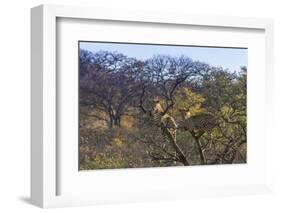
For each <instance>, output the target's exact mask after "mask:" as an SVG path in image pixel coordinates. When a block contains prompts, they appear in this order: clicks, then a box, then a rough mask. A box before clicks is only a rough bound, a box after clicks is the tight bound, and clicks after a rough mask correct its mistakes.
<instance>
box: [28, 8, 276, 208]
mask: <svg viewBox="0 0 281 213" xmlns="http://www.w3.org/2000/svg"><path fill="white" fill-rule="evenodd" d="M59 18H64V19H80V20H88V21H90V20H108V21H119V22H121V23H122V22H133V23H153V24H155V25H167V26H173V25H174V26H178V25H180V26H190V25H192V26H200V27H211V28H224V29H227V30H229V31H231V30H234V29H250V30H251V29H252V30H259V31H262V32H263V34H264V38H263V41H264V42H265V44H264V66H265V67H264V69H262V73H261V74H262V75H263V74H264V76H265V77H266V78H265V79H263V80H262V81H264V84H265V87H264V88H263V87H261V88H262V89H261V91H262V92H264V99H262V100H264V104H266V105H267V107H269V108H272V95H271V91H272V90H273V85H272V82H273V81H272V79H273V77H274V76H273V21H272V20H271V19H257V18H240V17H216V16H203V15H188V14H172V13H169V14H167V13H153V12H147V11H122V10H112V9H101V8H84V7H74V6H54V5H41V6H38V7H35V8H32V10H31V26H32V29H31V43H32V45H31V57H32V62H31V65H32V66H31V69H32V70H31V73H32V103H31V107H32V109H31V110H32V118H31V123H32V128H31V129H32V134H31V136H32V141H31V201H32V203H33V204H35V205H37V206H40V207H43V208H47V207H62V206H76V205H91V204H99V203H116V202H129V201H130V202H138V201H144V200H165V199H179V198H180V199H182V198H187V197H198V196H214V195H233V194H238V195H240V194H252V193H264V192H269V191H270V186H271V182H270V180H271V172H270V168H271V165H270V158H269V157H270V154H269V151H268V150H270V139H271V138H270V134H269V133H270V129H271V128H270V127H271V125H272V122H271V120H270V119H271V116H270V113H271V112H270V110H268V111H269V112H268V113H267V114H266V116H264V117H263V118H262V120H263V124H265V126H266V130H267V131H266V134H265V135H264V139H265V140H264V141H263V142H262V143H263V144H262V147H263V148H265V147H266V148H267V149H266V150H264V151H263V153H262V154H263V155H262V156H260V158H262V160H263V161H264V162H265V164H264V166H262V168H257V169H256V170H257V171H258V172H259V174H263V175H264V176H263V177H264V178H262V179H258V181H256V182H255V181H253V184H250V183H249V181H245V183H243V181H242V182H241V181H240V182H239V184H238V182H237V183H236V184H233V185H229V184H221V185H217V186H211V185H210V186H209V187H207V186H200V183H199V182H198V183H194V184H193V185H194V187H193V188H190V187H186V188H185V187H183V188H179V187H178V186H177V185H175V186H172V185H168V187H167V189H163V190H159V189H158V190H157V189H156V188H155V189H152V190H154V191H153V192H147V191H146V192H142V193H138V189H137V187H136V192H135V193H134V192H133V191H134V190H133V189H131V191H124V192H116V191H114V189H113V190H112V191H110V189H107V190H106V191H105V192H104V194H100V195H89V194H87V193H85V194H83V192H82V193H80V194H79V195H61V194H60V195H58V184H61V183H60V181H59V173H60V169H61V168H60V166H58V159H59V157H60V156H59V152H58V146H57V137H58V136H57V134H58V132H57V128H56V126H57V116H58V115H57V107H58V106H57V104H58V99H57V98H58V95H57V88H58V86H59V85H58V84H59V83H60V82H59V81H58V80H57V73H56V71H57V69H58V67H57V52H56V51H57V45H58V43H57V33H58V32H57V27H58V26H57V21H58V19H59ZM260 80H261V79H260ZM253 82H254V80H253ZM252 85H253V86H257V87H258V85H254V83H253V84H252ZM251 104H252V105H255V103H251ZM211 169H212V168H211ZM244 169H245V168H244ZM246 169H247V168H246ZM149 170H150V173H148V172H146V171H145V169H144V170H132V171H130V172H128V171H121V172H122V173H124V174H127V173H129V177H130V178H137V177H138V176H139V175H140V176H142V177H144V176H143V175H144V173H145V177H146V178H149V176H152V175H162V174H163V171H164V170H161V171H159V170H157V169H149ZM176 170H177V171H176ZM176 170H174V171H175V175H172V176H170V177H169V178H174V179H175V178H176V177H177V174H179V173H180V172H183V169H182V168H180V169H176ZM179 170H181V171H179ZM227 170H233V168H231V167H229V168H227ZM77 172H78V171H77ZM114 172H115V173H116V172H118V171H114ZM164 173H165V171H164ZM108 174H110V172H109V173H107V175H108ZM194 174H195V173H194ZM198 174H200V173H198ZM85 175H86V176H87V174H84V176H85ZM88 175H90V174H88ZM194 177H196V176H194ZM71 181H72V180H71ZM73 184H74V185H75V184H76V183H73ZM161 184H162V186H163V187H165V186H164V184H163V183H161ZM161 184H160V185H159V186H161ZM119 193H123V194H122V196H120V194H119ZM145 193H147V194H145Z"/></svg>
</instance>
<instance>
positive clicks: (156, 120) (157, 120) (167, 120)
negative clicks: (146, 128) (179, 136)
mask: <svg viewBox="0 0 281 213" xmlns="http://www.w3.org/2000/svg"><path fill="white" fill-rule="evenodd" d="M150 114H151V118H152V122H153V124H154V125H156V126H157V127H160V128H161V130H163V128H166V129H167V130H168V131H169V132H170V133H171V135H172V136H173V137H174V138H176V132H177V128H178V125H177V123H176V121H175V119H174V118H173V117H172V116H171V115H169V114H168V113H164V110H163V108H162V106H161V103H160V100H159V99H158V98H155V99H154V100H153V102H152V110H151V112H150ZM162 134H163V137H164V138H163V139H164V140H165V141H167V138H166V136H165V135H166V134H164V133H163V131H162Z"/></svg>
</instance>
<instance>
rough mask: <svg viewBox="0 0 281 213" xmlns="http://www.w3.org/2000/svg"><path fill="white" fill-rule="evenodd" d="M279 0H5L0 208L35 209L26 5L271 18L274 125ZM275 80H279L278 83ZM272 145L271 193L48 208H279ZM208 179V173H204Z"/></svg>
mask: <svg viewBox="0 0 281 213" xmlns="http://www.w3.org/2000/svg"><path fill="white" fill-rule="evenodd" d="M279 2H280V1H278V0H260V1H257V0H253V1H251V0H229V1H226V0H211V1H210V0H193V1H188V0H182V1H181V0H173V1H164V0H154V1H152V0H139V1H132V0H131V1H130V0H117V1H116V0H80V1H79V2H76V1H74V0H56V1H47V0H45V1H39V0H8V1H2V2H1V6H0V26H1V31H0V38H1V39H0V42H1V45H0V72H1V76H0V94H1V104H0V137H1V140H0V141H1V143H0V144H1V147H0V164H1V167H0V169H1V175H0V212H13V211H15V212H19V211H21V212H38V211H40V209H38V208H36V207H34V206H32V205H30V204H29V187H30V184H29V178H30V175H29V173H30V165H29V164H30V156H29V153H30V151H29V149H30V8H31V7H33V6H37V5H39V4H42V3H55V4H71V5H76V4H79V5H80V6H98V7H111V8H122V9H139V10H153V11H164V12H165V11H167V12H175V13H176V12H185V13H191V14H215V15H231V16H250V17H269V18H274V20H275V50H274V52H275V78H274V79H275V82H273V83H274V84H275V93H274V96H275V112H274V113H275V116H274V120H275V124H276V125H275V129H274V130H273V131H272V132H275V133H276V135H277V133H279V134H280V126H281V125H280V124H279V122H278V121H279V119H281V116H280V115H281V113H280V110H278V109H281V102H280V99H281V93H280V91H281V86H280V85H281V72H280V70H281V60H279V58H281V13H280V8H281V6H280V5H278V3H279ZM278 84H280V85H278ZM272 144H273V147H274V149H273V162H274V164H273V169H275V170H274V182H275V187H274V193H273V194H272V195H259V196H241V197H225V198H208V199H206V198H204V199H203V198H202V199H192V200H185V201H171V202H157V203H139V204H122V205H121V204H120V205H109V206H94V207H80V208H71V209H51V210H47V211H50V212H63V211H67V212H76V211H83V212H123V213H126V212H176V211H181V212H183V211H184V212H216V213H219V212H227V213H232V212H236V213H237V212H240V211H241V212H246V211H249V212H280V211H281V205H280V201H281V183H280V180H281V167H280V165H279V163H281V158H280V156H281V154H280V151H281V140H280V139H278V137H276V140H275V141H272ZM206 178H207V177H206Z"/></svg>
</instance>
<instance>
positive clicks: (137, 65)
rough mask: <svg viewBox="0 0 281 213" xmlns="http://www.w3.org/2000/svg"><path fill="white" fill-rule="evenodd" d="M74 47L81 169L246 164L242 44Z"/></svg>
mask: <svg viewBox="0 0 281 213" xmlns="http://www.w3.org/2000/svg"><path fill="white" fill-rule="evenodd" d="M78 51H79V61H78V64H79V66H78V68H79V69H78V70H79V169H80V170H95V169H118V168H119V169H121V168H144V167H170V166H195V165H219V164H242V163H246V162H247V105H246V102H247V101H246V100H247V48H242V47H241V48H237V47H235V48H234V47H204V46H186V45H170V44H169V45H167V44H138V43H114V42H94V41H79V42H78Z"/></svg>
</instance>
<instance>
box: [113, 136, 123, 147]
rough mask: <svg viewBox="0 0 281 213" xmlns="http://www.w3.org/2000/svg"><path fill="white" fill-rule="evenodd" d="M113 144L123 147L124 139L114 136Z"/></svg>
mask: <svg viewBox="0 0 281 213" xmlns="http://www.w3.org/2000/svg"><path fill="white" fill-rule="evenodd" d="M112 145H114V146H117V147H119V148H121V147H122V146H123V141H122V140H121V139H120V138H118V137H116V138H113V140H112Z"/></svg>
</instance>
